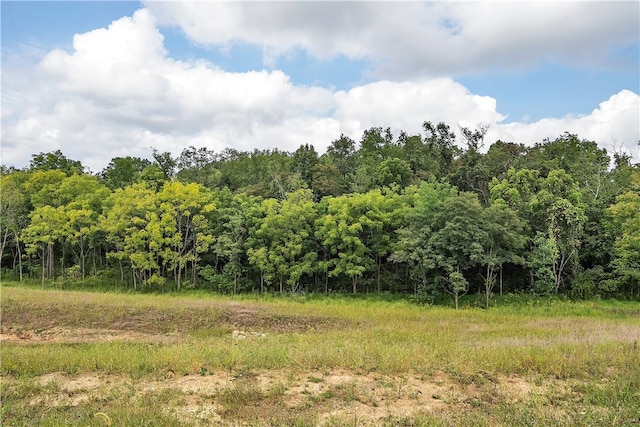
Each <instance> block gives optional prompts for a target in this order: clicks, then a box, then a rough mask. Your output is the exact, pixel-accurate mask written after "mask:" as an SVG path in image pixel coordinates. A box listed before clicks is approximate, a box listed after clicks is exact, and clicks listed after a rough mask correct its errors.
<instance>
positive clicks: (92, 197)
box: [56, 174, 110, 286]
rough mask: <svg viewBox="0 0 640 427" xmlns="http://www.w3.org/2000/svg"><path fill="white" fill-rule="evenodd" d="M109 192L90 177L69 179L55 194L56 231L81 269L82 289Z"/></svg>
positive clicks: (73, 176) (94, 178) (74, 176)
mask: <svg viewBox="0 0 640 427" xmlns="http://www.w3.org/2000/svg"><path fill="white" fill-rule="evenodd" d="M109 193H110V191H109V189H107V188H106V187H105V186H104V185H102V184H101V183H100V182H99V181H98V178H97V177H95V176H90V175H84V174H83V175H72V176H70V177H68V178H65V179H64V180H63V181H62V183H61V184H60V187H59V188H58V189H57V190H56V194H57V197H56V198H57V200H58V201H59V202H60V203H61V206H60V207H59V208H58V213H59V216H60V221H61V224H60V225H61V227H60V230H59V231H58V232H59V234H60V237H61V239H62V240H63V243H66V244H69V245H70V247H71V250H72V251H73V254H74V257H75V259H76V261H77V263H78V265H79V267H80V273H81V278H82V286H84V284H85V278H86V260H87V256H88V254H89V252H90V251H91V250H93V249H95V240H94V238H95V235H96V233H97V232H98V230H99V228H98V217H99V215H100V214H101V212H102V203H103V201H104V200H105V199H106V198H107V197H108V196H109Z"/></svg>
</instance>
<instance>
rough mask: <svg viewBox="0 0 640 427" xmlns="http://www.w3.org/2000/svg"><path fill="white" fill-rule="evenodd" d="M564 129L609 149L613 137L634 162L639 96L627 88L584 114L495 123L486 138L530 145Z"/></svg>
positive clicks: (638, 150) (638, 153) (638, 149)
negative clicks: (525, 121) (522, 121)
mask: <svg viewBox="0 0 640 427" xmlns="http://www.w3.org/2000/svg"><path fill="white" fill-rule="evenodd" d="M565 131H566V132H570V133H574V134H577V135H578V136H579V137H581V138H585V139H588V140H591V141H595V142H597V143H598V145H599V146H600V147H601V148H606V149H607V150H608V151H609V152H611V150H612V148H613V147H612V146H613V143H614V141H616V143H617V144H618V145H620V144H623V147H624V149H625V150H626V152H627V153H628V154H631V155H632V156H633V158H634V159H635V161H636V162H637V161H638V160H640V146H638V141H639V140H640V96H639V95H638V94H636V93H634V92H631V91H630V90H622V91H620V92H618V93H617V94H614V95H612V96H611V97H610V98H609V99H608V100H606V101H603V102H601V103H600V105H599V107H598V108H596V109H595V110H593V111H592V112H591V113H590V114H588V115H583V116H579V117H573V116H567V117H563V118H545V119H542V120H539V121H537V122H534V123H521V122H516V123H509V124H503V125H497V126H494V127H492V128H491V129H490V130H489V132H488V133H487V135H486V140H487V141H495V140H497V139H501V140H503V141H515V142H520V143H524V144H527V145H531V144H534V143H536V142H540V141H542V140H543V139H545V138H550V139H554V138H555V137H557V136H558V135H560V134H562V133H564V132H565ZM618 148H619V147H618Z"/></svg>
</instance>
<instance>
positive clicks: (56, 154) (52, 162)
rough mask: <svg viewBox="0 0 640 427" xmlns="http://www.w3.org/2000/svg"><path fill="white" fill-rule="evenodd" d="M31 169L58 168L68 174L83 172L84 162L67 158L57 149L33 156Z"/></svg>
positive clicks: (48, 169)
mask: <svg viewBox="0 0 640 427" xmlns="http://www.w3.org/2000/svg"><path fill="white" fill-rule="evenodd" d="M29 170H30V171H51V170H58V171H61V172H63V173H64V174H65V175H67V176H71V175H73V174H81V173H82V172H83V171H84V167H83V166H82V163H80V162H79V161H78V160H71V159H69V158H67V157H66V156H65V155H64V154H62V151H60V150H56V151H52V152H49V153H39V154H34V155H32V156H31V162H30V163H29Z"/></svg>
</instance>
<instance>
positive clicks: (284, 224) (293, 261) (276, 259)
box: [248, 190, 316, 292]
mask: <svg viewBox="0 0 640 427" xmlns="http://www.w3.org/2000/svg"><path fill="white" fill-rule="evenodd" d="M263 208H264V212H265V215H264V218H263V220H262V222H261V224H260V227H259V228H258V229H257V230H256V233H255V234H256V238H257V241H258V242H259V243H258V244H257V245H255V246H254V247H253V248H251V249H249V252H248V254H249V259H250V261H251V262H252V263H253V264H254V265H256V267H258V268H259V269H260V270H261V271H263V272H264V273H265V277H266V278H267V280H268V281H269V282H271V281H273V280H277V281H278V283H279V289H280V292H282V291H283V290H284V288H283V285H284V283H287V284H288V285H289V286H290V287H291V290H292V292H295V291H296V290H297V289H298V288H299V285H300V279H301V278H302V277H303V276H304V275H308V274H311V273H313V272H314V270H315V261H316V251H315V248H314V245H313V224H314V222H315V216H316V211H315V208H314V202H313V193H312V192H311V190H298V191H296V192H293V193H289V194H287V196H286V198H285V199H284V200H282V201H277V200H274V199H267V200H265V201H264V202H263Z"/></svg>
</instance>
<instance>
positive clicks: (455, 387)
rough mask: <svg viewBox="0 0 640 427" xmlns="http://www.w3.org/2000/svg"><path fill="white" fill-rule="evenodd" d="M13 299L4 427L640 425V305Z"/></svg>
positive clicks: (8, 311) (525, 299)
mask: <svg viewBox="0 0 640 427" xmlns="http://www.w3.org/2000/svg"><path fill="white" fill-rule="evenodd" d="M1 291H2V319H1V321H2V337H3V343H2V346H1V347H0V356H1V359H2V366H1V374H2V385H1V387H2V388H1V393H2V395H1V397H2V409H1V410H2V420H1V422H2V425H6V426H13V425H31V424H37V425H45V426H46V425H95V426H99V425H108V424H110V425H175V426H178V425H255V426H266V425H272V426H279V425H281V426H285V425H286V426H290V425H301V426H312V425H325V426H337V425H388V426H395V425H416V426H431V425H443V426H445V425H461V426H465V425H466V426H477V425H491V426H499V425H509V426H514V425H520V426H533V425H578V426H587V425H591V426H633V425H636V424H637V423H638V421H640V393H639V392H638V391H639V390H640V365H639V364H638V363H636V362H637V360H638V357H639V356H640V349H639V348H638V341H639V340H640V311H639V310H638V304H637V303H634V302H621V301H614V300H592V301H569V300H566V299H564V298H561V297H555V296H547V297H536V296H526V295H524V296H523V295H519V296H512V295H503V296H496V298H497V299H498V300H499V305H498V307H497V308H496V309H493V310H484V309H481V307H482V305H483V304H484V301H483V300H484V296H482V295H478V296H466V297H462V298H461V299H460V305H461V308H462V309H460V310H458V311H454V310H453V309H452V308H448V307H437V306H434V307H425V306H421V305H416V304H413V303H411V302H409V301H408V300H407V299H406V298H397V297H391V296H387V297H381V296H378V295H375V294H370V295H368V296H359V297H357V298H354V297H350V296H349V295H332V296H323V295H307V296H302V295H298V296H294V297H291V298H277V297H274V296H270V295H258V294H253V295H236V296H234V297H229V296H219V295H218V296H212V295H210V294H209V293H205V292H201V291H189V292H186V293H185V291H183V295H178V294H177V293H172V294H164V295H158V294H156V295H141V294H139V293H131V294H122V293H99V292H87V291H60V290H40V289H38V287H37V286H34V287H25V286H22V285H21V286H19V285H18V283H17V282H13V283H8V284H7V283H5V284H3V286H2V289H1ZM232 298H233V299H232Z"/></svg>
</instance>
